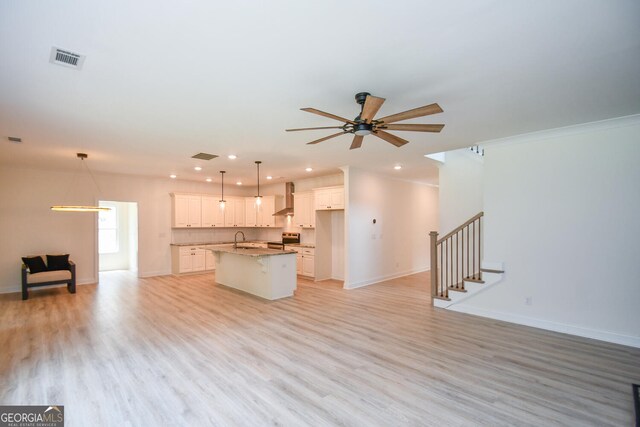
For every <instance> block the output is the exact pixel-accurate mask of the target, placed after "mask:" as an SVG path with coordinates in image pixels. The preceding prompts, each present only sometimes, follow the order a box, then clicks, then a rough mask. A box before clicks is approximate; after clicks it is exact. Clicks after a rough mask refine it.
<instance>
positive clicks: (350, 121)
mask: <svg viewBox="0 0 640 427" xmlns="http://www.w3.org/2000/svg"><path fill="white" fill-rule="evenodd" d="M301 110H302V111H306V112H307V113H313V114H318V115H320V116H324V117H328V118H330V119H334V120H338V121H339V122H345V123H351V124H352V125H355V124H356V122H354V121H353V120H349V119H345V118H344V117H340V116H336V115H335V114H331V113H325V112H324V111H320V110H316V109H315V108H301Z"/></svg>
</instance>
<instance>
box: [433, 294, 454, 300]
mask: <svg viewBox="0 0 640 427" xmlns="http://www.w3.org/2000/svg"><path fill="white" fill-rule="evenodd" d="M432 298H434V299H441V300H444V301H451V298H448V297H441V296H438V295H433V296H432Z"/></svg>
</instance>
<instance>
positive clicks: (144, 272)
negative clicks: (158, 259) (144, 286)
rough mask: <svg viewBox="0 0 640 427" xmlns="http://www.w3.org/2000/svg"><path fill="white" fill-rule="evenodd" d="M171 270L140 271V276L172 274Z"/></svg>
mask: <svg viewBox="0 0 640 427" xmlns="http://www.w3.org/2000/svg"><path fill="white" fill-rule="evenodd" d="M170 275H171V270H159V271H138V277H155V276H170Z"/></svg>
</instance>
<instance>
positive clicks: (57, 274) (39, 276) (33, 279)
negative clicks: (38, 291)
mask: <svg viewBox="0 0 640 427" xmlns="http://www.w3.org/2000/svg"><path fill="white" fill-rule="evenodd" d="M57 280H71V272H70V271H69V270H55V271H43V272H41V273H33V274H27V283H28V284H33V283H42V282H54V281H57Z"/></svg>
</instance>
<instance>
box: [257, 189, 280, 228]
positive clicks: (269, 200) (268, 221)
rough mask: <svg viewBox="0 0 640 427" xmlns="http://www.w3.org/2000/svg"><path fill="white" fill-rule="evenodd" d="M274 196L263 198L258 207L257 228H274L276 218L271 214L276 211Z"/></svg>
mask: <svg viewBox="0 0 640 427" xmlns="http://www.w3.org/2000/svg"><path fill="white" fill-rule="evenodd" d="M275 199H276V198H275V196H264V197H263V198H262V203H261V204H260V206H259V207H258V209H257V211H258V226H259V227H275V226H276V217H275V216H273V214H274V213H275V211H276V200H275Z"/></svg>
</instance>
